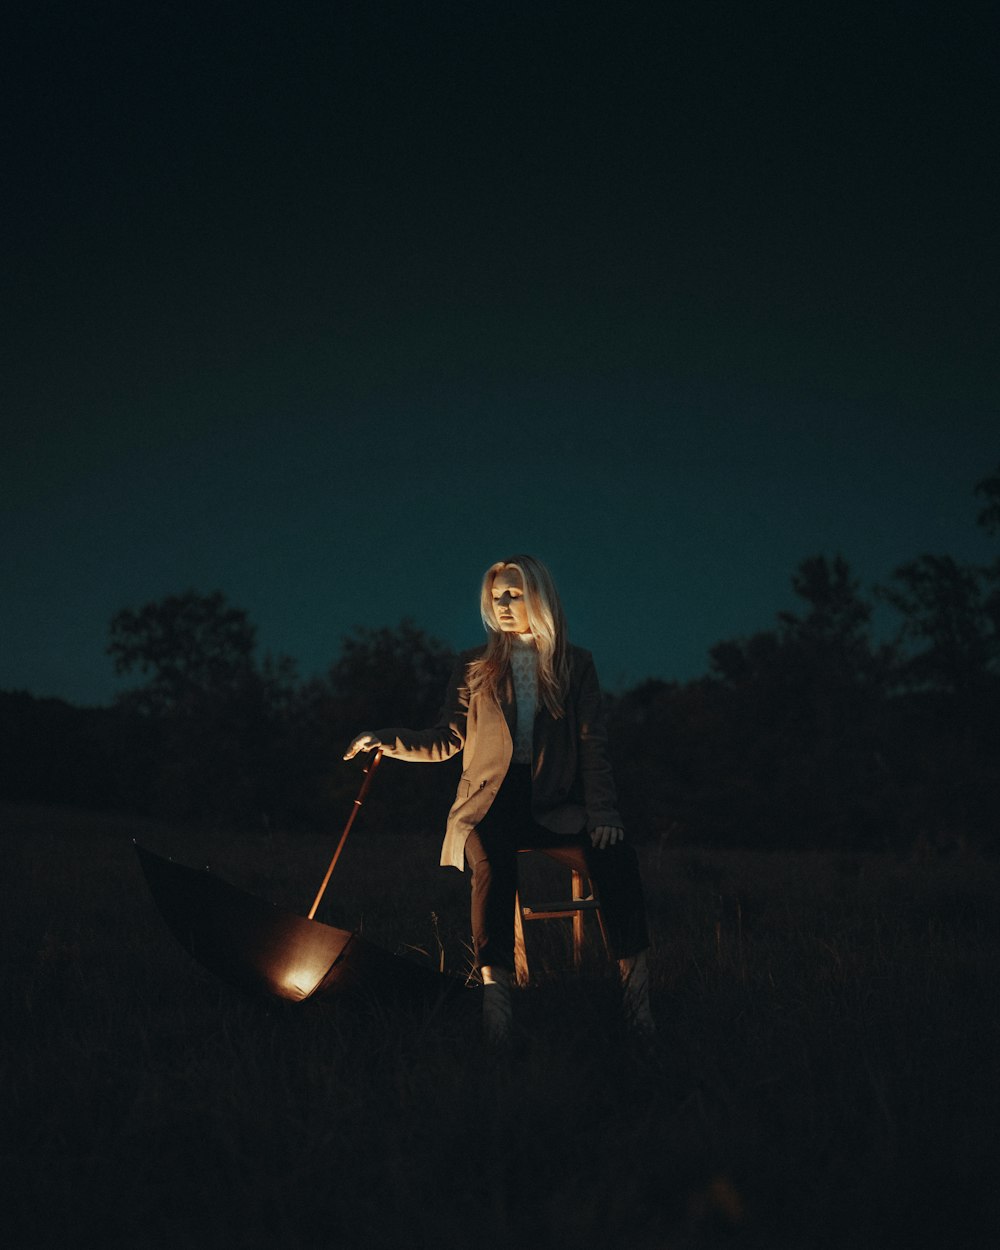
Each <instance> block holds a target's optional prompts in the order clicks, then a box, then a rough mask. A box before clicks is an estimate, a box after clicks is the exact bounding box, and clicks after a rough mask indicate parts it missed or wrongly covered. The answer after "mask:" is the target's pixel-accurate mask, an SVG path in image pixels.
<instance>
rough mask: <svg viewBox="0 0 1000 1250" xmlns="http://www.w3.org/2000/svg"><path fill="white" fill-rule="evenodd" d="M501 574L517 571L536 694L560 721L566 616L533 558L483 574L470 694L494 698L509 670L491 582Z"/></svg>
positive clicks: (565, 684)
mask: <svg viewBox="0 0 1000 1250" xmlns="http://www.w3.org/2000/svg"><path fill="white" fill-rule="evenodd" d="M501 569H517V571H518V572H519V573H520V574H521V580H522V582H523V583H524V605H525V608H526V610H527V613H528V626H529V628H530V629H531V632H532V634H533V636H534V639H535V646H536V648H537V651H538V693H539V695H540V697H541V700H542V702H543V703H544V704H545V706H546V708H547V709H548V711H549V713H550V714H551V715H552V716H553V717H555V718H556V719H557V720H558V719H559V718H560V717H561V716H562V715H563V708H564V704H565V702H566V695H567V693H568V691H569V652H568V646H567V640H566V617H565V615H564V614H563V608H562V603H561V602H560V600H559V595H558V592H557V591H556V588H555V583H554V582H553V581H552V574H551V573H550V572H549V570H548V569H547V568H546V567H545V565H544V564H542V562H541V561H540V560H536V559H535V557H534V556H526V555H518V556H510V557H509V558H508V559H506V560H498V561H497V562H496V564H491V565H490V567H489V568H488V569H487V570H486V572H485V573H484V574H483V584H482V589H481V591H480V596H479V610H480V614H481V615H482V618H483V624H484V625H485V626H486V635H487V641H486V651H485V653H484V654H483V656H482V657H481V658H480V659H478V660H474V661H473V662H472V664H470V665H469V691H470V693H473V694H474V693H476V692H477V691H486V692H487V693H489V694H492V695H496V693H497V686H498V684H499V682H500V681H501V679H502V678H503V677H504V676H505V675H506V674H507V672H508V671H509V669H510V653H511V648H512V647H513V645H514V644H513V640H512V639H511V636H510V635H509V634H507V633H504V631H503V630H502V629H500V627H499V626H498V625H497V620H496V616H495V615H494V612H493V579H494V577H496V575H497V573H499V572H500V571H501Z"/></svg>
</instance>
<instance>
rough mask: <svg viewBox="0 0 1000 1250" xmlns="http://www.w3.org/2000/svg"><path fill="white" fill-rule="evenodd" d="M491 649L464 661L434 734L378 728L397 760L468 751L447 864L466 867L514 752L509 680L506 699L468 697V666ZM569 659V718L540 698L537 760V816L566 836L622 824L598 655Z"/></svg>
mask: <svg viewBox="0 0 1000 1250" xmlns="http://www.w3.org/2000/svg"><path fill="white" fill-rule="evenodd" d="M484 650H485V647H477V648H475V649H473V650H471V651H464V652H463V653H462V654H461V655H460V656H459V658H458V663H457V664H456V665H455V669H454V672H453V673H452V675H451V678H450V680H449V682H448V690H447V693H446V695H445V701H444V705H443V706H442V708H441V711H440V712H439V713H438V719H437V723H436V724H435V725H434V726H432V727H431V728H430V729H378V730H376V731H375V732H376V734H377V736H378V738H379V740H380V742H381V743H382V749H383V750H384V752H385V754H386V755H389V756H391V757H392V758H393V759H399V760H410V761H412V762H414V763H436V762H437V761H439V760H446V759H448V758H450V757H451V756H452V755H455V754H456V753H457V752H458V751H461V752H462V765H463V767H462V778H461V780H460V781H459V783H458V792H457V794H456V795H455V801H454V803H453V804H452V806H451V811H450V812H449V813H448V824H447V828H446V832H445V838H444V845H443V847H442V848H441V863H442V864H444V865H450V866H452V867H454V868H458V869H459V870H461V869H462V868H463V867H464V865H465V840H466V838H467V837H468V836H469V834H470V833H471V831H472V830H473V829H474V828H475V827H476V825H478V824H479V822H480V821H481V820H482V819H483V817H484V816H485V815H486V813H487V812H488V811H489V809H490V806H491V804H492V803H493V800H494V798H495V797H496V794H497V791H498V790H499V789H500V783H501V782H502V781H503V779H504V777H505V776H506V775H507V769H508V768H509V767H510V761H511V757H512V755H513V753H514V731H515V728H516V722H517V702H516V699H515V697H514V686H513V682H512V680H511V679H510V677H509V676H508V679H507V682H506V685H505V686H504V688H503V689H501V691H500V697H499V699H496V698H494V697H492V696H490V695H485V694H482V693H477V694H476V695H475V696H474V697H473V696H470V694H469V686H468V677H467V672H468V666H469V664H470V663H471V661H473V660H476V659H478V658H479V657H480V656H481V655H482V654H483V652H484ZM569 657H570V685H569V693H568V695H567V698H566V708H565V715H564V716H562V717H561V718H560V719H559V720H555V719H554V718H553V717H552V716H551V715H550V714H549V712H548V711H547V710H546V708H545V706H544V705H543V704H542V703H541V701H540V700H539V707H538V712H537V714H536V716H535V731H534V749H533V759H532V814H533V816H534V818H535V820H536V821H538V823H539V824H540V825H543V826H544V827H545V828H546V829H551V830H552V832H553V833H555V834H558V835H560V836H564V837H569V836H572V835H573V834H577V833H580V832H581V830H583V829H587V830H588V831H592V830H594V829H596V828H597V827H598V826H599V825H619V826H620V825H621V823H622V821H621V817H620V816H619V815H618V803H617V797H616V795H615V783H614V778H613V777H612V775H611V765H610V763H609V761H608V752H607V732H606V730H605V727H604V715H603V711H602V707H601V689H600V686H599V685H598V681H597V671H596V669H595V668H594V661H593V657H592V656H591V654H590V652H589V651H584V650H583V649H582V648H581V647H572V646H571V647H570V648H569Z"/></svg>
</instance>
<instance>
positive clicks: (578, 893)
mask: <svg viewBox="0 0 1000 1250" xmlns="http://www.w3.org/2000/svg"><path fill="white" fill-rule="evenodd" d="M571 897H572V898H574V899H581V898H583V897H584V893H583V874H582V873H580V872H577V870H576V869H575V868H574V869H573V893H572V895H571ZM582 962H583V912H582V911H575V912H574V913H573V967H574V968H579V967H580V964H581V963H582Z"/></svg>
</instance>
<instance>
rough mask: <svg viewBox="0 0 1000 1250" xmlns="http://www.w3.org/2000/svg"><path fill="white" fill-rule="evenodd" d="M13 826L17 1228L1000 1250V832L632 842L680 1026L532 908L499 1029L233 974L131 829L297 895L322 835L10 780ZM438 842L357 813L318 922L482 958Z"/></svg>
mask: <svg viewBox="0 0 1000 1250" xmlns="http://www.w3.org/2000/svg"><path fill="white" fill-rule="evenodd" d="M0 830H2V834H0V855H2V872H0V894H2V898H0V917H2V924H3V951H4V960H5V974H4V978H3V986H2V993H3V1000H2V1015H3V1021H4V1024H3V1029H4V1052H5V1055H4V1065H3V1087H2V1100H3V1101H2V1116H0V1123H2V1136H0V1141H2V1146H0V1148H2V1161H3V1190H4V1225H5V1229H6V1230H7V1231H6V1233H5V1236H4V1245H7V1246H11V1247H16V1248H20V1247H30V1246H63V1247H72V1246H95V1247H105V1246H108V1247H111V1246H129V1247H164V1248H170V1250H176V1248H180V1247H188V1246H191V1247H201V1246H217V1247H289V1248H292V1247H333V1248H338V1250H381V1248H382V1247H397V1246H398V1247H415V1248H420V1247H428V1250H430V1248H431V1247H433V1248H434V1250H471V1248H474V1247H475V1248H483V1250H493V1248H498V1247H503V1248H506V1247H515V1246H517V1247H522V1246H523V1247H560V1248H562V1247H566V1248H567V1250H569V1247H574V1248H577V1250H590V1248H597V1247H609V1248H610V1247H616V1248H617V1247H624V1248H627V1250H673V1248H680V1247H710V1246H727V1247H786V1246H787V1247H825V1246H830V1247H834V1246H837V1247H852V1248H853V1247H859V1248H860V1247H869V1246H871V1247H876V1246H879V1247H882V1246H885V1247H889V1246H893V1247H894V1246H899V1247H917V1246H934V1247H952V1246H955V1247H979V1246H983V1247H986V1246H991V1245H993V1244H996V1237H997V1233H998V1230H1000V1198H998V1190H1000V1176H998V1166H997V1162H996V1160H997V1157H998V1155H1000V1140H998V1139H1000V1132H998V1123H1000V1080H998V1062H997V1061H998V1042H1000V1028H998V1026H1000V989H998V987H1000V979H998V956H1000V865H998V864H997V863H996V862H994V861H987V860H981V859H978V858H974V857H971V856H969V857H962V856H955V857H952V858H948V859H913V860H905V861H904V860H897V859H891V858H888V857H877V856H871V857H868V856H836V855H819V854H816V855H799V856H782V855H752V854H738V853H708V852H703V851H699V850H694V849H689V850H684V849H675V850H667V849H664V848H661V847H656V846H653V847H647V848H643V851H642V859H643V867H644V872H645V879H646V885H647V893H648V901H649V907H650V913H651V923H652V930H653V935H654V950H653V952H652V957H651V966H652V973H653V982H654V991H655V1000H654V1012H655V1014H656V1016H657V1020H658V1024H659V1035H658V1040H657V1043H656V1045H655V1046H653V1047H652V1048H645V1047H643V1046H640V1045H638V1044H636V1043H634V1042H633V1041H632V1039H631V1038H630V1037H629V1036H628V1035H627V1033H626V1032H625V1030H624V1029H623V1027H622V1025H621V1023H620V1020H619V1015H618V1011H617V998H616V987H615V985H614V982H613V980H612V979H611V978H610V977H609V976H608V975H607V973H606V971H605V970H604V969H603V967H602V966H601V965H600V964H599V963H598V962H597V961H596V960H595V961H594V962H593V963H592V964H591V965H589V966H588V967H587V968H586V969H585V970H584V972H583V973H582V974H580V975H576V974H574V973H573V972H572V970H571V969H570V968H569V967H568V966H567V963H566V954H565V950H564V947H563V945H562V943H561V942H560V941H557V940H556V938H555V937H552V938H551V939H550V938H549V936H548V934H546V935H545V937H544V938H543V937H536V936H535V934H534V932H533V933H531V934H529V939H531V938H534V939H535V940H534V942H533V943H532V947H531V953H533V954H534V957H535V958H534V961H533V966H534V968H535V969H536V970H538V971H539V972H540V974H541V975H540V979H539V984H537V985H536V986H533V987H532V988H530V989H527V990H523V991H520V992H519V993H518V995H517V999H516V1004H515V1009H516V1018H517V1042H516V1045H515V1047H514V1048H513V1050H512V1052H511V1053H510V1054H507V1055H500V1056H497V1055H494V1054H491V1053H490V1052H489V1051H488V1050H487V1049H485V1048H484V1046H483V1044H482V1042H481V1040H480V1038H479V1033H478V1028H477V1021H476V1020H475V1018H474V1013H471V1012H465V1011H462V1010H461V1009H455V1010H449V1011H446V1010H438V1011H437V1012H434V1013H431V1014H427V1013H425V1014H423V1015H415V1014H413V1013H409V1014H408V1013H405V1012H403V1011H401V1010H399V1009H396V1008H393V1007H391V1006H388V1005H383V1004H380V1003H378V1002H377V1001H371V1002H352V1003H337V1002H332V1003H325V1004H324V1003H308V1002H307V1003H305V1004H302V1005H299V1006H295V1007H290V1006H285V1005H283V1004H279V1003H269V1002H264V1001H257V1000H255V999H249V998H246V997H243V996H241V995H240V994H239V993H237V992H236V991H234V990H231V989H229V988H228V987H227V986H225V985H223V984H221V983H219V982H217V981H215V980H214V979H213V978H212V977H211V976H209V975H208V974H207V973H205V972H204V971H203V970H202V969H201V968H200V967H199V966H198V965H196V964H195V963H193V962H192V961H191V960H190V959H189V958H188V956H187V955H186V954H185V953H184V952H183V951H182V950H181V949H180V948H179V947H178V946H177V945H176V943H175V942H174V941H173V939H172V938H171V936H170V935H169V933H168V932H167V930H166V928H165V926H164V925H163V923H162V921H161V920H160V918H159V916H158V914H157V913H156V911H155V909H154V907H153V905H152V902H151V899H150V897H149V895H148V893H147V891H146V887H145V884H144V881H143V879H142V876H141V874H140V872H139V869H138V865H137V862H136V859H135V855H134V852H133V850H132V846H131V838H132V837H133V836H137V837H138V838H139V839H140V840H141V841H144V842H145V843H146V844H147V845H149V846H150V847H152V848H153V849H154V850H160V851H162V852H165V853H168V854H172V855H174V856H175V857H176V858H178V859H181V860H184V861H185V862H188V863H193V864H196V865H202V864H210V865H211V866H212V868H213V870H215V871H217V872H218V873H219V874H220V875H222V876H226V877H228V878H229V879H230V880H232V881H234V882H235V883H237V884H239V885H241V886H244V887H245V888H248V889H250V890H252V891H253V892H255V893H258V894H261V895H263V896H265V897H267V898H271V899H273V900H275V901H276V902H280V903H283V904H285V905H287V906H290V907H292V908H293V909H294V910H297V911H301V912H303V913H304V912H305V911H306V910H307V909H308V906H309V904H310V902H311V900H312V897H313V894H314V893H315V890H316V888H317V886H318V884H319V881H320V880H321V879H322V876H323V872H324V871H325V867H326V863H327V860H328V857H329V855H330V853H331V850H332V845H331V840H326V839H321V838H314V837H304V836H295V837H285V836H281V835H275V836H274V837H273V838H271V839H262V838H260V837H258V836H257V835H253V836H248V837H245V838H238V837H236V836H233V835H229V836H223V835H212V836H209V835H197V834H194V833H191V832H182V831H172V830H170V829H167V828H163V827H158V826H152V825H148V824H144V823H142V822H138V821H129V820H127V819H126V818H123V817H109V818H101V817H98V816H94V815H82V814H74V813H68V812H61V811H52V810H41V809H33V808H16V807H6V808H0ZM436 859H437V845H436V843H434V842H428V841H427V840H426V839H419V838H413V837H407V836H404V835H396V836H388V835H381V836H374V835H366V833H365V830H364V828H363V827H362V825H360V824H359V828H358V829H357V830H356V832H355V833H353V834H352V838H351V841H350V842H349V843H348V846H347V850H346V851H345V854H344V857H343V859H342V861H341V864H340V865H339V866H338V868H337V871H336V873H335V874H334V877H333V880H332V882H331V886H330V891H329V900H328V904H327V903H325V904H324V910H323V911H322V912H321V918H323V919H327V920H329V921H330V922H332V923H338V924H342V925H345V926H347V927H354V926H360V927H361V928H362V929H363V932H364V933H365V934H366V936H368V937H369V938H371V939H372V940H373V941H376V942H378V943H379V944H381V945H384V946H386V947H388V948H389V949H393V950H399V949H402V948H404V947H407V948H412V949H411V950H410V954H411V955H412V956H413V957H416V958H422V957H423V956H422V955H421V954H420V952H421V951H422V952H424V955H425V956H426V958H427V959H428V960H430V961H431V962H432V963H434V964H435V965H436V964H437V962H438V960H439V958H440V957H441V955H442V953H443V957H444V959H445V961H446V964H447V967H448V969H449V971H452V972H455V973H459V974H460V973H462V972H463V971H464V970H465V968H466V967H467V960H468V951H467V948H466V946H465V941H466V926H467V897H466V892H467V882H466V880H465V879H464V877H463V876H460V875H459V874H458V873H455V872H451V871H449V872H445V871H443V870H440V869H438V868H437V867H436ZM551 928H552V926H547V929H551Z"/></svg>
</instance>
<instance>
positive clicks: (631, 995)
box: [618, 951, 656, 1036]
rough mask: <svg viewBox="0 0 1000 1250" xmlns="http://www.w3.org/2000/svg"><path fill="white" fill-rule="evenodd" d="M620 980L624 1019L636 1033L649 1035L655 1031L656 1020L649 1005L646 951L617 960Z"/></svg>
mask: <svg viewBox="0 0 1000 1250" xmlns="http://www.w3.org/2000/svg"><path fill="white" fill-rule="evenodd" d="M618 974H619V976H620V977H621V981H622V1007H623V1008H624V1011H625V1019H626V1020H627V1021H628V1023H629V1024H630V1025H631V1027H632V1028H633V1029H635V1030H636V1032H637V1033H644V1034H646V1036H649V1035H650V1034H652V1033H655V1032H656V1022H655V1021H654V1019H653V1013H652V1011H651V1010H650V1007H649V964H648V962H647V959H646V952H645V951H640V952H639V954H638V955H630V956H629V957H628V958H627V959H619V960H618Z"/></svg>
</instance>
